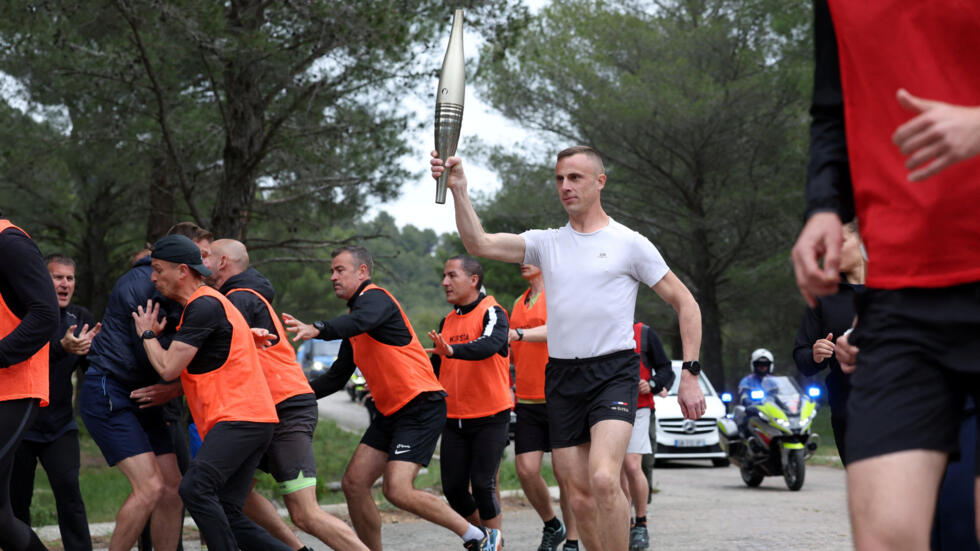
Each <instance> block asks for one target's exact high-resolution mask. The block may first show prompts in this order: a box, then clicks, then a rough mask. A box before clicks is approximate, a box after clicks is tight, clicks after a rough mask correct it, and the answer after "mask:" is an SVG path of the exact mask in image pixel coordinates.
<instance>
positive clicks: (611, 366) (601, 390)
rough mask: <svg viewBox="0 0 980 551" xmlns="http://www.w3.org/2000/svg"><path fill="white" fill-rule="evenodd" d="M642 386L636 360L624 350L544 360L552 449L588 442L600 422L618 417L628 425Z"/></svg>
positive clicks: (632, 354) (638, 361) (634, 353)
mask: <svg viewBox="0 0 980 551" xmlns="http://www.w3.org/2000/svg"><path fill="white" fill-rule="evenodd" d="M639 384H640V356H639V355H638V354H637V353H636V352H634V351H633V350H622V351H620V352H613V353H612V354H606V355H604V356H599V357H596V358H584V359H575V360H560V359H557V358H548V367H547V368H546V369H545V382H544V387H545V396H547V399H548V403H547V406H548V423H549V429H550V432H551V447H552V448H567V447H570V446H577V445H579V444H584V443H586V442H588V441H589V438H590V436H589V429H590V428H591V427H592V425H594V424H596V423H598V422H599V421H605V420H607V419H618V420H620V421H626V422H627V423H630V424H632V423H633V418H634V416H635V415H636V399H637V393H638V392H639V391H638V390H637V389H638V388H639Z"/></svg>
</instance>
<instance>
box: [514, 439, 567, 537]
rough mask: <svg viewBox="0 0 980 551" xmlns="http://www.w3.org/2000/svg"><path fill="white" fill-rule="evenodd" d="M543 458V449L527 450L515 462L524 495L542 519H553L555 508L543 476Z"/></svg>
mask: <svg viewBox="0 0 980 551" xmlns="http://www.w3.org/2000/svg"><path fill="white" fill-rule="evenodd" d="M543 459H544V452H543V451H540V450H538V451H533V452H525V453H522V454H518V455H517V457H516V458H514V464H515V466H516V467H517V478H518V479H520V481H521V488H523V489H524V495H525V496H527V500H528V502H530V503H531V507H534V510H535V511H536V512H537V513H538V516H539V517H541V520H551V519H552V518H554V517H555V509H554V507H552V506H551V493H550V492H549V491H548V484H547V483H546V482H545V481H544V477H543V476H541V463H542V460H543ZM566 524H567V521H566Z"/></svg>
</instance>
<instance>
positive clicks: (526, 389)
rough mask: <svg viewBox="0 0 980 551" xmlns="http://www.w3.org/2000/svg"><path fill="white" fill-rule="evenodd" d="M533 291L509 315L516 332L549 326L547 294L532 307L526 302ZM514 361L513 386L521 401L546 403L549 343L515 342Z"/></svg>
mask: <svg viewBox="0 0 980 551" xmlns="http://www.w3.org/2000/svg"><path fill="white" fill-rule="evenodd" d="M530 293H531V289H528V290H527V291H524V294H522V295H521V296H519V297H517V300H516V301H514V309H513V311H512V312H511V314H510V326H511V328H513V329H530V328H532V327H540V326H542V325H546V324H547V321H548V310H547V308H546V307H545V299H544V291H541V294H540V295H538V298H537V299H536V300H535V301H534V304H532V305H531V306H530V307H528V306H527V303H526V300H527V297H528V295H529V294H530ZM510 351H511V354H512V357H511V360H512V361H513V362H514V382H515V386H516V392H515V394H516V395H517V399H518V400H544V398H545V396H544V368H545V367H546V366H547V365H548V343H547V342H525V341H513V342H511V343H510Z"/></svg>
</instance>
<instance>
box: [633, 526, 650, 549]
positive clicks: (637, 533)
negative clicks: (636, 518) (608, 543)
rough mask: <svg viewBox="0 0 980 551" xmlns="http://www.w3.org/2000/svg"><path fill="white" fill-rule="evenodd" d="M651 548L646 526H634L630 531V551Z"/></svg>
mask: <svg viewBox="0 0 980 551" xmlns="http://www.w3.org/2000/svg"><path fill="white" fill-rule="evenodd" d="M649 547H650V536H649V535H647V527H646V525H643V526H637V525H635V524H634V525H633V528H631V529H630V551H643V550H644V549H647V548H649Z"/></svg>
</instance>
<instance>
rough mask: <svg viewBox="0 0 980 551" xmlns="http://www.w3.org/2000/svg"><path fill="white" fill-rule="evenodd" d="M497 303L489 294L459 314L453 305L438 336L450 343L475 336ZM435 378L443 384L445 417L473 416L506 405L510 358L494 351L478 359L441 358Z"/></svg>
mask: <svg viewBox="0 0 980 551" xmlns="http://www.w3.org/2000/svg"><path fill="white" fill-rule="evenodd" d="M494 306H497V301H496V300H494V298H493V297H490V296H487V297H483V300H481V301H480V303H479V304H477V305H476V307H475V308H473V309H472V310H470V311H469V312H467V313H466V314H463V315H459V314H457V313H456V310H455V309H454V310H453V311H452V312H450V313H449V315H448V316H446V321H445V323H443V324H442V338H443V339H445V341H446V342H447V343H449V344H450V345H454V344H464V343H467V342H470V341H472V340H476V339H477V338H478V337H479V336H480V335H481V334H482V333H483V316H484V314H486V312H487V310H489V309H490V308H492V307H494ZM439 382H440V383H442V386H443V387H445V388H446V392H448V393H449V396H447V397H446V417H449V418H450V419H475V418H477V417H487V416H489V415H493V414H495V413H500V412H501V411H504V410H505V409H510V408H511V406H512V405H513V404H512V403H511V398H510V362H509V360H508V359H507V356H501V355H500V354H497V353H494V354H493V355H492V356H490V357H489V358H484V359H482V360H458V359H456V358H446V357H443V358H442V364H441V366H440V368H439Z"/></svg>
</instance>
